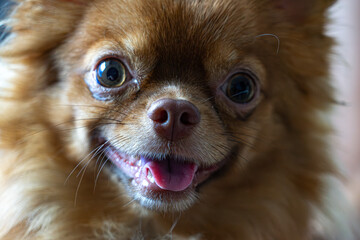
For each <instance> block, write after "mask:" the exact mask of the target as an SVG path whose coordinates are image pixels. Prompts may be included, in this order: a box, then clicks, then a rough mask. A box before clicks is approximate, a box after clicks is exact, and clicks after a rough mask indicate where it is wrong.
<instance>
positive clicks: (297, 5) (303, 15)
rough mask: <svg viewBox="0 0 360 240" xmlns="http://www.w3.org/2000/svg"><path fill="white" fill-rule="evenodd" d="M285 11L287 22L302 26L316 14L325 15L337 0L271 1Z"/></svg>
mask: <svg viewBox="0 0 360 240" xmlns="http://www.w3.org/2000/svg"><path fill="white" fill-rule="evenodd" d="M270 1H273V2H274V3H275V7H276V8H277V9H279V10H281V11H283V13H284V16H285V17H286V20H288V21H290V22H292V23H295V24H301V23H303V22H304V21H306V19H308V18H309V17H311V16H312V15H314V14H318V15H319V14H320V15H322V13H324V11H325V10H326V9H327V8H328V7H329V6H331V5H332V4H333V3H334V2H335V1H336V0H270Z"/></svg>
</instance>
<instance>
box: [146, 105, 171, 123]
mask: <svg viewBox="0 0 360 240" xmlns="http://www.w3.org/2000/svg"><path fill="white" fill-rule="evenodd" d="M148 116H149V118H150V119H151V120H153V121H154V122H158V123H165V122H166V121H168V119H169V113H168V112H167V111H166V110H165V109H163V108H155V109H152V110H151V111H149V112H148Z"/></svg>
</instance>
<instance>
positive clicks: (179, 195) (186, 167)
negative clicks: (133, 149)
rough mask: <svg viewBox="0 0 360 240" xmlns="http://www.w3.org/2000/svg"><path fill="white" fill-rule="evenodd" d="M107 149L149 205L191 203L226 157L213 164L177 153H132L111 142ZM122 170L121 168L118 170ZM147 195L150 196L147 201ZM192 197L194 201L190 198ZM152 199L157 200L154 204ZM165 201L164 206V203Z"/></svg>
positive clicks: (132, 187)
mask: <svg viewBox="0 0 360 240" xmlns="http://www.w3.org/2000/svg"><path fill="white" fill-rule="evenodd" d="M105 153H106V155H107V157H108V159H109V160H110V161H111V162H112V164H113V165H114V166H115V168H116V170H120V173H121V175H122V176H121V177H122V179H124V178H125V180H127V182H128V183H129V186H128V187H130V189H131V191H136V193H135V194H134V193H132V195H133V197H135V198H137V200H140V202H141V203H143V205H145V207H149V208H155V207H156V208H160V210H161V209H162V210H164V209H169V208H173V207H172V206H169V205H174V206H175V205H176V208H177V209H182V208H183V207H182V206H180V207H179V204H180V205H181V203H179V202H181V201H182V202H183V203H184V205H191V203H190V202H192V201H193V199H192V200H190V199H189V198H192V197H193V195H194V192H195V189H196V187H197V186H198V185H200V184H201V183H203V182H205V181H206V180H207V179H209V178H210V176H212V175H213V173H215V172H216V171H218V170H219V169H220V168H221V167H222V166H223V165H224V163H225V160H223V161H220V162H219V163H217V164H214V165H211V166H206V167H204V166H200V165H198V164H196V163H195V161H194V160H191V159H186V160H184V159H180V158H179V157H178V156H175V155H168V156H166V157H164V158H161V159H156V158H148V157H146V156H131V155H128V154H126V153H123V152H121V151H120V150H118V149H117V148H116V147H114V146H113V145H111V144H109V143H107V144H106V147H105ZM116 172H119V171H116ZM144 199H146V200H145V201H144ZM189 201H190V202H189ZM152 202H153V203H154V202H156V204H155V205H156V206H155V207H154V206H153V205H154V204H152ZM161 205H162V206H161Z"/></svg>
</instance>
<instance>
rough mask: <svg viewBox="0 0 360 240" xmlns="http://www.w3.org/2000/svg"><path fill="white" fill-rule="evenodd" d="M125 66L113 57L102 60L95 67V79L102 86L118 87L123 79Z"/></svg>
mask: <svg viewBox="0 0 360 240" xmlns="http://www.w3.org/2000/svg"><path fill="white" fill-rule="evenodd" d="M125 78H126V77H125V67H124V65H123V64H122V63H121V62H120V61H118V60H115V59H110V60H105V61H102V62H101V63H100V64H99V66H98V67H97V69H96V80H97V82H98V83H99V84H100V85H102V86H104V87H118V86H121V85H122V84H123V83H124V81H125Z"/></svg>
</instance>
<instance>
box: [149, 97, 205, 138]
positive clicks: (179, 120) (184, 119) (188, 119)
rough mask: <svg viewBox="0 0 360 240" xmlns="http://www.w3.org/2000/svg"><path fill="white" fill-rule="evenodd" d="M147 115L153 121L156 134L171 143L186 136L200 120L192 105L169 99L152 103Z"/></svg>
mask: <svg viewBox="0 0 360 240" xmlns="http://www.w3.org/2000/svg"><path fill="white" fill-rule="evenodd" d="M147 115H148V117H149V118H150V119H151V120H152V121H153V123H154V129H155V131H156V133H157V134H158V135H159V136H161V137H163V138H166V139H168V140H172V141H176V140H178V139H181V138H184V137H186V136H188V135H189V134H190V133H191V131H192V128H193V127H194V126H196V125H197V124H198V123H199V122H200V119H201V117H200V112H199V109H198V108H197V107H196V106H195V105H194V104H192V103H191V102H189V101H186V100H176V99H170V98H163V99H159V100H157V101H155V102H153V103H152V104H151V106H150V108H149V110H148V112H147Z"/></svg>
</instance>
